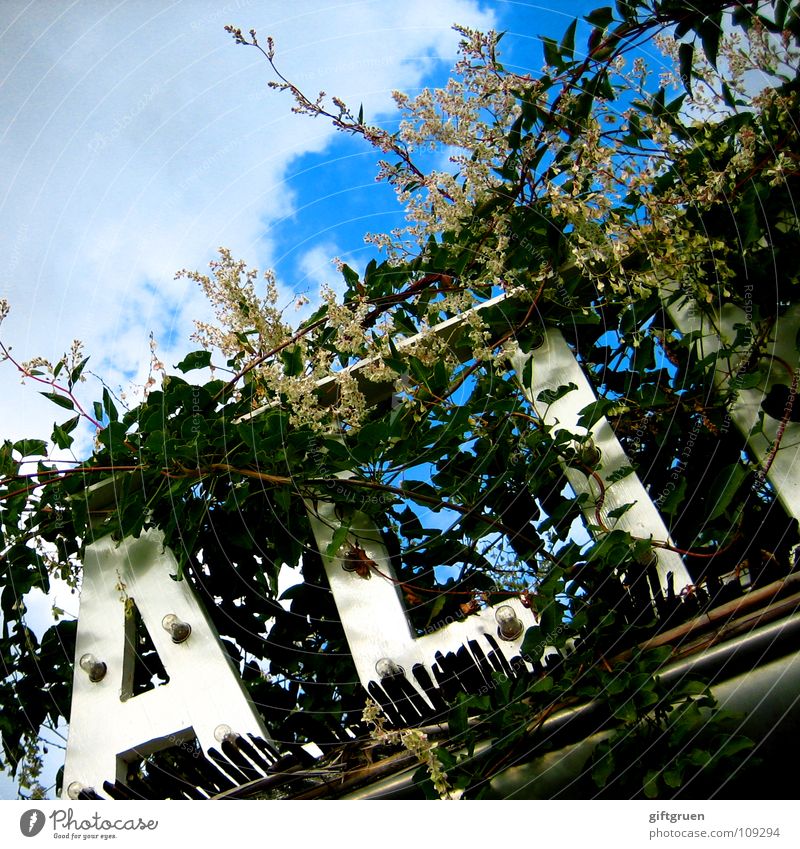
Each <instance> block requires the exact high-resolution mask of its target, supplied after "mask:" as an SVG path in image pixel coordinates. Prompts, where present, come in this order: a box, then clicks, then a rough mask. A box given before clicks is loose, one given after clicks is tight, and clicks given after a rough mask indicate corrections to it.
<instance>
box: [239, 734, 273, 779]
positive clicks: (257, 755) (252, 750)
mask: <svg viewBox="0 0 800 849" xmlns="http://www.w3.org/2000/svg"><path fill="white" fill-rule="evenodd" d="M236 748H237V749H239V751H241V752H242V753H243V754H245V755H246V756H247V757H248V758H250V760H251V761H252V762H253V763H254V764H255V765H256V766H257V767H258V768H259V769H260V770H261V771H262V772H263V773H264V775H266V774H267V773H268V772H269V771H270V770H271V769H272V767H273V765H274V763H275V760H274V759H273V758H270V759H267V758H265V757H264V756H263V755H262V754H261V752H259V751H258V749H257V748H256V747H255V746H254V745H253V744H252V743H251V742H250V741H249V740H248V739H247V737H244V736H239V737H237V738H236Z"/></svg>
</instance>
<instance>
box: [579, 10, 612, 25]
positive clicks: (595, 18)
mask: <svg viewBox="0 0 800 849" xmlns="http://www.w3.org/2000/svg"><path fill="white" fill-rule="evenodd" d="M586 20H587V21H588V22H589V23H590V24H593V25H594V26H596V27H600V28H601V29H605V28H606V27H607V26H608V25H609V24H610V23H611V22H612V21H613V20H614V10H613V9H612V8H611V6H601V7H600V8H599V9H595V10H594V11H593V12H589V14H588V15H587V16H586Z"/></svg>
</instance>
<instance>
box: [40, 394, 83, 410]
mask: <svg viewBox="0 0 800 849" xmlns="http://www.w3.org/2000/svg"><path fill="white" fill-rule="evenodd" d="M39 394H40V395H44V397H45V398H49V399H50V400H51V401H52V402H53V403H54V404H56V405H57V406H59V407H63V408H64V409H65V410H74V409H75V404H74V403H73V401H72V399H70V398H67V397H66V396H65V395H59V393H58V392H40V393H39Z"/></svg>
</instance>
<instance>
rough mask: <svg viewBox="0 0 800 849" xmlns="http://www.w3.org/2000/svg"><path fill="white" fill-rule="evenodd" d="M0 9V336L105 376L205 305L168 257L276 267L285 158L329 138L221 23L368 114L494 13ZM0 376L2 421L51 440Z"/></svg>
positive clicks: (460, 8) (185, 327)
mask: <svg viewBox="0 0 800 849" xmlns="http://www.w3.org/2000/svg"><path fill="white" fill-rule="evenodd" d="M276 9H280V11H279V12H276ZM4 12H5V13H6V14H5V18H6V20H8V21H12V23H11V24H9V25H8V26H7V28H6V30H5V31H4V32H3V33H2V35H0V79H2V80H3V82H2V86H0V108H2V111H3V114H4V115H5V116H7V123H6V125H5V129H4V130H3V131H2V134H0V158H2V161H3V162H4V163H6V168H5V170H4V172H3V174H2V176H0V223H2V227H0V251H2V256H4V257H5V261H4V265H3V266H1V267H0V297H6V298H8V299H9V300H10V301H11V303H12V310H13V311H12V314H11V316H10V317H9V318H8V319H7V321H6V323H5V324H4V326H3V328H2V338H3V339H4V341H6V342H8V343H11V344H13V345H14V348H15V352H16V353H17V354H19V356H20V357H22V358H27V357H30V356H33V355H34V354H43V355H45V356H48V357H50V358H57V357H58V356H60V354H61V353H62V352H63V350H65V349H66V348H67V347H68V346H69V344H70V342H71V340H72V339H73V338H74V337H79V338H81V339H83V340H84V342H85V343H86V347H87V350H88V351H90V352H91V353H93V355H94V356H93V360H92V365H93V367H94V368H95V370H97V371H99V372H101V373H103V374H104V375H107V376H108V377H109V382H110V383H111V384H112V385H115V384H117V383H124V382H125V380H126V378H127V377H128V376H130V374H132V373H138V377H139V378H140V379H141V378H142V377H143V375H144V374H145V373H146V369H147V362H148V358H149V351H148V333H149V331H150V330H153V331H155V333H156V336H157V337H158V338H159V339H160V341H161V343H162V350H161V354H162V358H163V359H164V360H165V361H166V362H167V363H168V364H172V363H173V362H177V360H178V358H179V356H180V355H181V352H182V351H185V350H186V348H187V347H188V343H186V341H185V340H186V338H187V336H188V334H189V333H190V332H191V329H192V326H191V319H192V318H194V317H197V316H198V315H201V314H202V313H203V311H204V310H205V307H204V304H203V303H202V301H201V298H200V295H199V293H198V292H196V291H195V290H194V288H193V286H192V284H190V283H188V282H187V281H185V280H178V281H175V280H174V273H175V271H177V270H178V269H179V268H181V267H190V268H202V267H204V266H205V265H206V263H207V262H208V261H209V259H211V258H212V257H213V254H214V252H215V251H216V248H217V247H218V246H219V245H222V244H224V245H226V246H228V247H230V248H231V249H232V250H233V251H234V254H235V255H240V256H242V257H244V258H245V259H247V260H248V261H249V262H251V263H252V264H258V265H260V266H261V267H265V266H268V265H270V264H271V260H272V259H273V258H274V256H275V255H276V251H277V246H275V245H273V244H272V242H271V240H270V238H269V237H268V235H267V234H268V230H269V226H270V224H271V223H272V222H275V221H276V220H278V219H281V218H283V217H285V216H289V215H293V214H295V213H296V211H297V209H298V207H300V206H302V203H301V200H300V199H298V197H297V196H296V194H294V193H293V192H292V191H289V190H288V189H287V186H286V182H285V178H286V174H287V168H289V167H290V166H291V164H292V162H293V161H296V158H297V157H299V156H301V155H303V154H306V153H309V152H315V151H316V152H319V151H323V150H324V149H325V146H326V145H327V144H328V143H329V141H330V140H331V139H332V137H333V135H334V131H333V130H332V129H331V128H330V127H329V126H327V125H325V124H324V123H323V122H322V121H311V120H309V119H303V118H301V117H299V116H296V115H293V114H292V113H291V111H290V106H291V103H290V102H289V100H288V99H287V98H286V97H281V96H280V95H278V94H276V93H275V92H272V91H269V90H268V89H267V87H266V82H267V80H268V79H270V77H271V72H270V69H269V67H268V66H267V64H266V62H265V61H264V59H263V57H262V56H261V55H260V54H258V53H257V51H255V50H254V49H252V48H244V47H237V46H235V45H234V44H233V42H232V40H231V39H230V38H229V36H227V35H226V34H225V33H224V32H223V29H222V27H223V25H224V24H227V23H234V24H236V25H240V26H242V28H243V29H245V30H247V29H249V28H250V27H251V26H252V27H255V28H256V29H257V30H258V31H259V37H260V38H261V39H262V40H265V39H266V36H267V34H272V35H274V36H275V39H276V44H277V48H278V56H279V60H280V63H281V67H282V69H283V70H284V71H285V73H286V74H287V76H289V77H290V78H292V79H294V80H295V81H297V82H298V83H299V84H300V85H302V86H303V87H304V88H306V89H307V90H308V91H309V92H312V93H316V91H317V90H319V89H320V88H325V89H326V90H327V91H329V92H331V93H336V94H339V95H341V96H343V97H344V98H346V99H349V100H350V101H351V102H353V103H354V104H356V105H357V104H358V103H359V102H363V103H364V109H365V112H366V114H368V115H370V116H378V115H380V114H381V113H384V114H385V113H386V112H388V111H389V110H390V109H391V98H390V93H391V90H392V89H395V88H401V89H414V88H415V87H418V86H419V85H420V84H423V82H424V77H425V74H426V73H427V72H429V71H430V70H431V68H432V67H434V63H435V61H436V59H437V58H442V59H444V60H446V61H449V60H450V59H452V57H453V55H454V52H455V46H456V43H457V36H456V35H455V34H454V33H453V32H452V31H451V29H450V27H451V25H452V23H454V22H456V21H458V22H462V23H467V24H470V25H475V26H483V27H486V26H490V25H491V23H492V20H491V15H490V14H488V13H485V12H482V11H481V10H480V9H479V7H478V4H477V3H475V2H470V0H443V2H438V3H435V4H431V3H426V2H422V0H412V2H406V3H403V4H394V3H390V4H387V3H381V2H356V3H343V4H337V5H335V6H334V5H328V4H325V3H322V2H306V3H299V4H295V6H294V8H293V9H292V11H291V12H287V11H286V7H285V6H280V7H278V6H276V4H273V3H266V4H262V3H249V2H246V0H233V2H230V3H228V4H227V5H223V6H222V7H219V6H218V5H217V4H214V3H212V2H206V0H202V2H200V0H197V2H185V3H174V4H171V5H169V6H166V7H162V6H161V5H160V4H154V3H150V2H144V0H131V1H130V2H126V3H122V4H119V5H117V6H115V7H110V6H106V5H105V4H103V3H100V2H84V3H76V4H67V3H58V2H52V3H44V4H29V5H25V4H23V3H16V2H8V0H7V2H6V3H4ZM302 200H303V201H305V200H306V199H302ZM304 214H305V213H304ZM319 229H320V230H322V229H323V227H322V226H320V228H319ZM364 229H369V228H368V227H367V226H365V227H364ZM281 250H284V251H285V250H286V246H281ZM326 250H327V248H326V247H325V246H324V243H322V242H320V243H315V244H312V245H309V247H308V251H307V253H306V254H305V259H304V263H305V265H304V266H303V267H304V268H305V269H306V270H307V273H310V274H311V276H312V277H313V278H314V279H315V284H316V282H317V278H322V277H326V278H327V274H323V273H321V271H319V270H320V269H321V268H322V266H321V265H320V262H321V257H322V254H324V253H325V251H326ZM329 258H330V256H329V255H328V256H325V257H324V259H325V262H327V260H328V259H329ZM330 276H331V277H332V278H333V277H335V272H334V273H333V274H331V275H330ZM0 381H2V389H3V393H4V397H5V399H6V400H5V403H4V404H3V408H2V412H1V413H0V435H3V436H8V437H12V438H18V437H20V436H22V435H23V434H25V435H32V434H33V433H34V432H36V433H38V434H41V435H44V436H47V435H49V429H50V425H51V423H52V421H53V420H55V419H57V418H58V415H59V412H60V411H58V410H56V409H55V408H51V407H49V406H48V404H47V402H46V401H44V399H39V398H38V396H35V392H32V391H31V390H30V389H29V388H28V389H20V387H19V386H18V380H17V376H16V375H15V374H14V373H13V370H12V369H11V368H10V367H9V366H8V364H6V366H4V367H2V368H0Z"/></svg>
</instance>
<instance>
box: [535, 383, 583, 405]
mask: <svg viewBox="0 0 800 849" xmlns="http://www.w3.org/2000/svg"><path fill="white" fill-rule="evenodd" d="M577 388H578V387H577V386H576V385H575V384H574V383H572V382H570V383H566V384H564V385H563V386H559V387H558V388H557V389H543V390H542V391H541V392H540V393H539V394H538V395H537V396H536V400H537V401H539V402H541V403H542V404H552V403H554V402H555V401H558V399H559V398H563V397H564V396H565V395H566V394H567V393H569V392H573V391H575V390H576V389H577Z"/></svg>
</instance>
